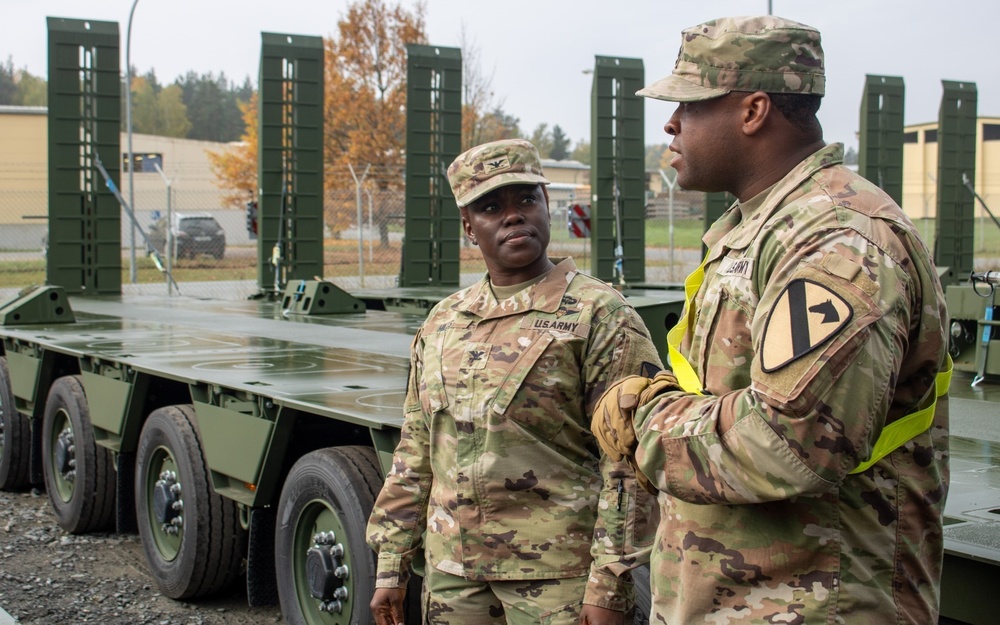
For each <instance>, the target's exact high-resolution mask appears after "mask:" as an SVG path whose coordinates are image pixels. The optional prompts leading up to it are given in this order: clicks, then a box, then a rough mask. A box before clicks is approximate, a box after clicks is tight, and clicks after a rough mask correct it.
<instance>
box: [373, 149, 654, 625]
mask: <svg viewBox="0 0 1000 625" xmlns="http://www.w3.org/2000/svg"><path fill="white" fill-rule="evenodd" d="M448 179H449V182H450V183H451V187H452V191H453V192H454V194H455V199H456V200H457V202H458V206H459V207H460V208H461V213H462V225H463V227H464V229H465V233H466V235H468V237H469V239H470V240H471V242H472V244H473V245H478V246H479V248H480V249H481V250H482V253H483V259H484V260H485V261H486V268H487V272H488V273H487V275H486V276H485V277H484V278H483V279H482V280H480V281H479V282H478V283H477V284H475V285H473V286H471V287H469V288H467V289H465V290H463V291H459V292H458V293H456V294H454V295H452V296H451V297H448V298H446V299H445V300H443V301H442V302H440V303H439V304H438V305H437V306H436V307H435V308H434V309H433V310H432V311H431V312H430V314H429V315H428V317H427V320H426V321H425V322H424V324H423V326H422V327H421V329H420V330H419V332H418V333H417V336H416V338H415V339H414V343H413V350H412V362H411V368H410V381H409V387H408V389H407V396H406V401H405V411H406V414H405V418H404V422H403V429H402V438H401V440H400V442H399V446H398V447H397V448H396V452H395V455H394V457H393V466H392V470H391V472H390V473H389V475H388V476H387V478H386V481H385V485H384V486H383V488H382V492H381V494H380V495H379V497H378V500H377V501H376V502H375V508H374V510H373V512H372V516H371V521H370V523H369V528H368V535H369V543H370V544H371V546H372V548H374V549H375V550H376V551H377V552H378V573H377V579H376V587H377V589H376V591H375V594H374V596H373V598H372V602H371V607H372V612H373V613H374V615H375V621H376V623H377V624H378V625H396V624H398V623H401V622H402V621H403V617H402V604H403V595H404V592H405V586H406V582H407V578H408V576H409V564H410V561H411V559H412V558H413V556H414V555H415V554H416V553H417V552H418V551H422V552H423V554H424V555H425V557H426V560H427V567H426V571H425V577H424V597H423V609H424V618H425V619H427V621H428V622H430V623H437V624H447V625H489V624H499V623H508V624H510V625H517V624H528V623H531V624H534V625H537V624H538V623H552V624H565V625H576V624H577V623H584V624H591V625H596V624H598V623H602V624H603V623H607V624H611V623H615V624H618V625H622V624H623V623H624V620H625V613H626V610H627V609H628V608H629V607H630V604H631V592H630V591H631V582H630V579H629V577H628V571H629V570H630V569H631V568H632V567H633V566H635V565H637V564H639V563H642V562H645V561H646V560H647V559H648V550H649V548H650V547H651V545H652V539H653V535H652V527H651V525H655V521H653V522H652V523H650V519H651V516H650V515H651V514H653V513H655V507H654V501H653V499H652V498H651V497H650V496H649V495H648V494H647V493H646V492H645V491H644V490H643V489H641V488H640V489H637V488H636V486H635V484H636V481H635V474H634V473H633V471H632V469H631V467H630V466H629V465H628V463H626V462H611V461H610V460H608V458H607V457H606V456H602V455H601V454H600V450H599V449H598V446H597V443H596V441H595V440H594V437H593V435H592V434H591V432H590V429H589V427H588V426H589V424H590V419H591V413H592V411H593V407H594V404H595V403H596V402H597V399H598V398H599V397H600V396H601V394H602V393H603V392H604V390H605V389H606V388H607V387H608V385H610V384H611V383H613V382H615V381H617V380H618V379H619V378H621V377H623V376H625V375H630V374H639V373H642V374H644V375H653V374H654V373H655V372H656V371H657V370H659V368H660V360H659V356H658V354H657V351H656V348H655V346H654V345H653V343H652V341H651V339H650V337H649V332H648V330H647V329H646V326H645V324H643V322H642V319H641V318H640V317H639V316H638V314H637V313H636V312H635V310H634V309H633V308H632V307H631V306H629V304H628V303H627V302H626V301H625V299H624V298H623V297H622V296H621V295H620V294H619V293H618V292H617V291H615V290H614V289H612V288H610V287H609V286H608V285H606V284H604V283H603V282H600V281H598V280H595V279H594V278H591V277H590V276H587V275H585V274H582V273H580V272H579V271H578V270H577V269H576V266H575V265H574V264H573V261H572V260H570V259H566V260H563V261H561V262H558V263H556V262H554V261H552V260H550V259H549V256H548V255H547V253H546V250H547V248H548V244H549V208H548V200H549V196H548V192H547V190H546V188H545V185H547V184H548V180H546V179H545V177H544V176H543V174H542V168H541V164H540V162H539V158H538V152H537V150H536V149H535V148H534V146H532V145H531V144H530V143H528V142H527V141H522V140H507V141H498V142H494V143H487V144H485V145H481V146H478V147H475V148H472V149H471V150H469V151H467V152H465V153H464V154H462V155H461V156H459V157H458V158H457V159H456V160H455V162H454V163H452V165H451V167H450V168H449V169H448ZM582 604H584V605H582ZM408 625H415V624H408Z"/></svg>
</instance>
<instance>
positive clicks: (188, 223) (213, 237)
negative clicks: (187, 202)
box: [149, 213, 226, 258]
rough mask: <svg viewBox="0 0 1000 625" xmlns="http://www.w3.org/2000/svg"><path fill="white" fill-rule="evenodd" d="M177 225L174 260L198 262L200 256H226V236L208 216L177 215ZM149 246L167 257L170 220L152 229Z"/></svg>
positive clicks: (200, 214) (160, 221)
mask: <svg viewBox="0 0 1000 625" xmlns="http://www.w3.org/2000/svg"><path fill="white" fill-rule="evenodd" d="M173 222H174V223H173V228H172V232H173V238H174V251H175V254H176V255H175V256H174V258H184V257H189V258H194V257H195V256H197V255H198V254H208V255H210V256H213V257H215V258H222V257H223V255H224V254H225V251H226V233H225V231H224V230H223V229H222V226H220V225H219V222H217V221H216V220H215V218H214V217H212V216H211V215H209V214H208V213H174V215H173ZM149 242H150V244H152V246H153V247H154V248H155V249H156V251H157V252H159V253H160V254H162V253H163V250H164V249H165V248H166V245H167V218H166V217H164V218H162V219H160V220H159V221H157V222H156V223H155V224H153V227H152V228H150V229H149Z"/></svg>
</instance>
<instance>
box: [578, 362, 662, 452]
mask: <svg viewBox="0 0 1000 625" xmlns="http://www.w3.org/2000/svg"><path fill="white" fill-rule="evenodd" d="M650 382H651V380H650V379H649V378H644V377H642V376H638V375H630V376H628V377H625V378H622V379H620V380H618V381H617V382H615V383H614V384H612V385H611V386H610V387H608V390H606V391H604V394H603V395H601V398H600V399H598V400H597V405H596V406H594V416H593V418H592V420H591V423H590V429H591V431H593V433H594V436H595V437H597V442H598V443H599V444H600V446H601V449H603V450H604V453H605V454H607V455H608V457H609V458H611V459H612V460H614V461H615V462H619V461H621V459H622V458H624V457H626V456H628V455H630V454H631V453H632V450H633V449H634V448H635V444H636V440H635V427H634V426H633V425H632V417H634V416H635V409H636V408H637V407H638V406H639V394H640V393H642V392H643V391H644V390H646V388H647V387H648V386H649V383H650Z"/></svg>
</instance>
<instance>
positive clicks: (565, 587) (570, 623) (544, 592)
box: [421, 567, 587, 625]
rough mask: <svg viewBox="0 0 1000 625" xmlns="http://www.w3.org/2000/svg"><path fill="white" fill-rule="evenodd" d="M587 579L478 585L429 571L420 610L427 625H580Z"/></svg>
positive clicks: (497, 582)
mask: <svg viewBox="0 0 1000 625" xmlns="http://www.w3.org/2000/svg"><path fill="white" fill-rule="evenodd" d="M586 588H587V576H586V575H584V576H583V577H566V578H562V579H541V580H515V581H493V582H478V581H473V580H468V579H464V578H461V577H457V576H455V575H449V574H448V573H442V572H441V571H438V570H437V569H435V568H433V567H431V568H429V569H427V575H426V576H425V577H424V584H423V592H422V596H421V605H422V606H423V615H424V622H426V623H427V624H428V625H579V623H580V611H581V608H582V607H583V595H584V593H585V591H586Z"/></svg>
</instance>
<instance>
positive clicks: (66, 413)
mask: <svg viewBox="0 0 1000 625" xmlns="http://www.w3.org/2000/svg"><path fill="white" fill-rule="evenodd" d="M42 474H43V475H44V477H45V490H46V491H47V492H48V496H49V502H50V503H51V504H52V511H53V513H54V514H55V517H56V522H57V523H58V524H59V527H61V528H63V529H64V530H66V531H67V532H70V533H71V534H83V533H86V532H92V531H96V530H102V529H106V528H108V527H110V526H111V522H112V520H113V519H114V512H115V468H114V462H113V459H112V455H111V452H110V451H109V450H107V449H105V448H103V447H98V446H97V443H96V442H94V430H93V428H92V426H91V424H90V411H89V409H88V408H87V398H86V395H85V394H84V392H83V384H82V383H81V382H80V376H76V375H69V376H64V377H61V378H59V379H58V380H56V381H55V382H54V383H53V384H52V387H51V388H50V389H49V396H48V399H46V401H45V415H44V417H43V419H42Z"/></svg>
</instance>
